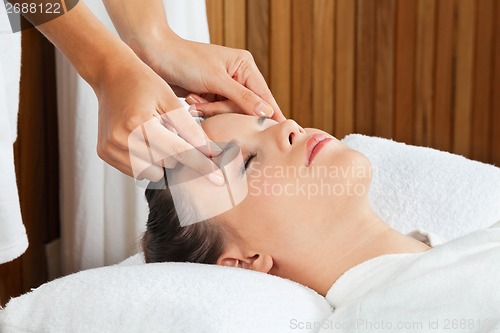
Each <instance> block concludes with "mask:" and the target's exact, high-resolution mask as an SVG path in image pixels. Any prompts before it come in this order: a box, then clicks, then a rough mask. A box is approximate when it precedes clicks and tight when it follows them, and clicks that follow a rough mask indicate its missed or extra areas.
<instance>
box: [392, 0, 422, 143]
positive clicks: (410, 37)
mask: <svg viewBox="0 0 500 333" xmlns="http://www.w3.org/2000/svg"><path fill="white" fill-rule="evenodd" d="M396 6H397V9H396V55H395V62H396V74H395V89H394V91H395V94H396V97H395V101H394V124H393V126H394V139H395V140H398V141H402V142H407V143H410V142H413V138H414V135H413V133H414V128H413V116H414V113H415V96H414V95H415V66H414V63H415V38H416V32H417V29H416V27H417V15H416V13H417V2H416V1H408V0H398V2H397V3H396Z"/></svg>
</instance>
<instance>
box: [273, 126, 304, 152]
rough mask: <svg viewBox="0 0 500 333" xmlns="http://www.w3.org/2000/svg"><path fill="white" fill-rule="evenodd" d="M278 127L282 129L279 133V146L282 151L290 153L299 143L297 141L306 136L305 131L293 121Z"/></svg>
mask: <svg viewBox="0 0 500 333" xmlns="http://www.w3.org/2000/svg"><path fill="white" fill-rule="evenodd" d="M278 126H279V127H280V128H279V133H278V146H279V148H280V150H282V151H284V152H289V151H290V149H291V148H292V147H294V146H295V144H296V143H297V142H298V140H297V139H298V138H299V137H300V136H301V135H304V134H305V131H304V129H303V128H302V127H300V126H299V124H297V123H296V122H295V121H294V120H292V119H287V120H285V121H283V122H281V123H280V124H279V125H278Z"/></svg>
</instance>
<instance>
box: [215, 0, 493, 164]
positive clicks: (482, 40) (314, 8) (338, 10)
mask: <svg viewBox="0 0 500 333" xmlns="http://www.w3.org/2000/svg"><path fill="white" fill-rule="evenodd" d="M207 6H208V13H209V16H210V20H209V21H210V28H211V32H212V37H213V41H215V42H220V41H222V42H224V43H225V44H226V45H228V46H236V47H242V48H243V47H245V48H247V49H249V50H250V51H251V52H252V53H253V54H254V57H255V59H256V62H257V64H258V66H259V67H260V68H261V70H262V72H263V74H264V76H265V77H266V79H267V81H268V83H269V86H270V88H271V90H272V92H273V94H274V95H275V97H276V99H277V101H278V103H279V105H280V106H281V108H282V110H283V112H284V114H285V115H286V116H287V117H293V118H294V119H295V120H296V121H297V122H299V123H300V124H301V125H302V126H314V127H318V128H321V129H323V130H325V131H328V132H331V133H333V134H334V135H336V136H338V137H343V136H344V135H346V134H349V133H352V132H358V133H363V134H368V135H378V136H382V137H387V138H392V139H395V140H397V141H403V142H406V143H408V144H416V145H423V146H431V147H435V148H438V149H441V150H447V151H451V152H455V153H458V154H462V155H465V156H467V157H471V158H474V159H478V160H481V161H485V162H490V163H496V164H497V165H500V148H499V147H500V111H499V107H500V97H499V96H500V91H499V89H500V88H499V87H500V59H499V57H500V46H499V44H500V28H499V24H500V23H499V20H500V14H499V11H500V9H499V7H500V2H499V1H496V0H376V1H375V0H207ZM238 15H239V16H242V15H243V16H244V18H242V19H241V20H237V19H236V16H238ZM242 22H245V23H244V24H243V23H242Z"/></svg>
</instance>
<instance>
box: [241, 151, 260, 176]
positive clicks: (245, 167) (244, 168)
mask: <svg viewBox="0 0 500 333" xmlns="http://www.w3.org/2000/svg"><path fill="white" fill-rule="evenodd" d="M255 156H257V154H250V155H248V157H247V158H246V159H245V163H244V165H243V170H242V173H244V172H245V171H246V170H247V169H248V167H249V166H250V163H252V160H253V159H254V158H255Z"/></svg>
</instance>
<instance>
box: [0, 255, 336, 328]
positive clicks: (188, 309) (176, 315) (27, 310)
mask: <svg viewBox="0 0 500 333" xmlns="http://www.w3.org/2000/svg"><path fill="white" fill-rule="evenodd" d="M330 314H331V307H330V305H329V304H328V302H327V301H326V300H325V299H324V298H323V297H322V296H320V295H319V294H317V293H316V292H314V291H312V290H311V289H309V288H306V287H304V286H302V285H300V284H298V283H295V282H292V281H290V280H286V279H282V278H279V277H276V276H272V275H268V274H263V273H259V272H254V271H249V270H244V269H239V268H232V267H223V266H215V265H202V264H187V263H167V264H165V263H163V264H148V265H130V266H109V267H102V268H97V269H92V270H87V271H83V272H79V273H75V274H72V275H69V276H66V277H64V278H61V279H58V280H55V281H52V282H50V283H47V284H45V285H43V286H41V287H39V288H38V289H36V290H35V291H33V292H31V293H29V294H25V295H24V296H21V297H18V298H15V299H13V300H11V301H10V302H9V304H8V305H7V307H6V309H5V310H3V311H1V310H0V331H1V332H5V333H13V332H39V333H43V332H51V333H57V332H64V333H66V332H75V333H78V332H84V333H92V332H99V333H100V332H134V333H135V332H162V333H163V332H169V333H175V332H204V333H226V332H227V333H234V332H238V333H243V332H249V333H254V332H273V333H275V332H276V333H278V332H297V331H300V332H304V333H305V332H311V333H312V332H316V331H317V329H318V328H319V324H321V322H322V321H323V320H324V319H325V318H326V317H328V316H329V315H330ZM305 323H307V324H309V325H311V326H310V327H308V328H306V327H305V326H304V328H303V329H300V330H297V327H298V326H299V325H305ZM315 323H316V325H318V326H316V327H313V326H312V325H314V324H315Z"/></svg>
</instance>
